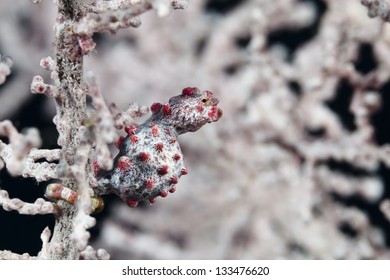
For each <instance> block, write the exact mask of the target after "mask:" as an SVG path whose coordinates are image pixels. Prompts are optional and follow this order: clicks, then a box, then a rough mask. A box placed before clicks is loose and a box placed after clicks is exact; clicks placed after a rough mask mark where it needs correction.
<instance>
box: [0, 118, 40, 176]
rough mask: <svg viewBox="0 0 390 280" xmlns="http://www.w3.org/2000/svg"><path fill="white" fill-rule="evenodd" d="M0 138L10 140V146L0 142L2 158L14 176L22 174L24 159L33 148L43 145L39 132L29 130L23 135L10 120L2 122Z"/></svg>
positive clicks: (33, 129)
mask: <svg viewBox="0 0 390 280" xmlns="http://www.w3.org/2000/svg"><path fill="white" fill-rule="evenodd" d="M0 136H4V137H7V138H8V139H9V144H5V143H4V142H2V141H0V157H1V158H2V159H3V161H4V162H5V163H6V165H7V169H8V171H9V172H10V173H11V175H14V176H15V175H20V174H22V172H23V168H24V162H23V160H24V158H25V157H26V155H27V154H28V153H29V151H30V150H31V148H33V147H39V146H40V145H41V138H40V136H39V132H38V130H37V129H35V128H29V129H27V130H26V132H25V134H24V135H22V134H19V133H18V131H17V130H16V128H15V127H14V126H13V124H12V123H11V122H10V121H9V120H5V121H2V122H0Z"/></svg>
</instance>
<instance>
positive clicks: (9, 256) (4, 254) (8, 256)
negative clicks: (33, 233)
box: [0, 250, 38, 260]
mask: <svg viewBox="0 0 390 280" xmlns="http://www.w3.org/2000/svg"><path fill="white" fill-rule="evenodd" d="M33 259H38V258H37V257H32V256H30V255H29V254H28V253H24V254H22V255H20V254H16V253H13V252H11V251H8V250H4V251H0V260H33Z"/></svg>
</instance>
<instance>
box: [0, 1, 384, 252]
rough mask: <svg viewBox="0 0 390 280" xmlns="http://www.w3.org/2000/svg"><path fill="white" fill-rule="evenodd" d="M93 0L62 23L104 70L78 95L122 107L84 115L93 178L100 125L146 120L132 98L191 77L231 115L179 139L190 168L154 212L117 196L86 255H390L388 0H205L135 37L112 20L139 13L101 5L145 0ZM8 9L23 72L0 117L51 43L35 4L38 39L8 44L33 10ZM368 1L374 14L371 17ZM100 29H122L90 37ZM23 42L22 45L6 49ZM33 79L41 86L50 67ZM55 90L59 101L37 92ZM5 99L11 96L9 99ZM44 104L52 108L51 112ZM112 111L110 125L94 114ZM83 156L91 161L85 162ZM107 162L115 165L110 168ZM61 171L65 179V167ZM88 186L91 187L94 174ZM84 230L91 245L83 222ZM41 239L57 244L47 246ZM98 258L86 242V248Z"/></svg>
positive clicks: (146, 98)
mask: <svg viewBox="0 0 390 280" xmlns="http://www.w3.org/2000/svg"><path fill="white" fill-rule="evenodd" d="M91 2H93V1H84V2H83V3H86V4H83V5H82V6H83V7H84V8H83V9H84V11H85V16H87V17H90V18H91V19H92V20H91V26H89V25H88V24H85V22H84V21H82V20H80V21H77V22H73V23H72V24H71V27H70V28H69V32H71V34H72V36H74V37H77V41H78V44H79V46H81V47H80V52H81V53H83V54H88V56H87V57H86V59H85V66H86V68H88V69H91V70H93V71H94V72H96V73H98V76H99V87H100V90H99V88H98V87H97V86H95V85H96V79H95V78H93V76H92V78H91V79H89V78H88V77H86V79H85V84H83V86H82V90H83V91H85V93H86V94H88V99H89V100H91V102H90V103H88V106H89V107H95V108H97V107H99V106H100V105H99V103H101V102H99V101H96V100H95V99H99V98H100V97H96V96H101V95H103V96H104V98H105V99H106V100H109V101H113V102H115V103H116V104H118V105H117V107H115V106H107V107H104V106H103V107H101V108H102V110H101V111H99V110H97V111H98V112H95V113H88V116H87V117H86V118H85V120H86V121H85V122H84V123H83V126H85V127H87V128H88V129H87V131H88V132H89V133H90V135H91V138H90V140H88V141H89V143H90V144H88V145H91V147H92V149H91V150H92V151H93V152H91V153H95V156H96V157H95V156H93V157H91V158H90V159H91V161H93V160H96V161H99V162H100V163H99V164H96V165H95V166H96V171H99V169H98V166H100V165H101V164H109V162H110V161H109V160H105V159H106V158H107V157H106V155H105V154H106V152H105V151H106V147H107V143H108V142H109V141H106V140H103V139H102V138H100V137H98V135H99V134H101V131H107V132H110V131H114V130H112V129H111V128H110V127H112V125H114V126H115V128H116V129H124V128H125V127H128V128H129V127H131V125H133V124H134V122H135V121H134V118H136V117H137V116H138V115H144V113H146V112H145V111H146V109H145V107H142V106H141V107H139V106H137V105H131V106H130V109H129V111H128V112H123V111H124V110H126V106H127V105H128V102H129V100H131V101H135V102H137V103H140V104H152V103H153V102H155V101H156V100H161V101H163V100H167V96H166V93H174V92H177V89H178V88H185V87H186V86H188V85H199V88H207V89H210V90H211V91H212V92H215V93H217V96H218V97H219V98H220V99H221V102H222V103H223V104H222V107H223V110H224V117H223V118H222V119H221V120H220V121H219V123H218V124H219V125H213V126H211V125H210V126H206V127H204V128H203V129H202V130H199V132H198V135H199V137H191V136H190V135H189V134H184V135H183V136H181V148H182V150H183V152H184V154H185V156H186V164H188V165H189V166H190V167H191V169H190V171H191V172H190V173H189V175H188V176H183V177H181V179H180V187H178V189H177V191H176V192H175V199H170V200H164V203H156V204H154V205H153V207H143V206H145V204H144V203H142V202H140V203H139V204H141V207H137V208H134V209H129V208H128V207H127V206H126V205H125V204H124V203H122V202H121V201H119V200H116V198H113V199H112V200H109V201H106V204H107V205H106V209H105V212H104V214H103V215H102V216H98V218H97V219H100V221H99V223H98V225H100V226H101V227H100V228H99V230H98V231H97V233H96V232H95V238H94V241H93V242H92V243H91V245H92V246H93V247H94V248H105V249H106V250H107V251H108V252H109V253H110V255H111V257H112V258H117V259H119V258H121V259H124V258H134V259H145V258H152V259H159V258H165V259H175V258H186V259H196V258H199V259H210V258H214V259H234V258H248V259H255V258H259V259H275V258H276V259H280V258H290V259H291V258H294V259H297V258H306V259H362V258H363V259H367V258H369V259H371V258H375V259H378V258H385V259H388V258H390V252H389V249H388V248H389V240H390V238H389V236H390V231H389V227H388V218H386V217H388V216H389V209H388V208H389V207H388V204H389V203H388V201H389V182H390V181H389V178H390V168H389V156H388V155H389V148H388V145H389V143H390V137H389V134H388V123H389V121H390V118H389V115H388V112H389V104H390V102H389V95H388V91H389V88H390V86H389V77H390V66H389V63H388V57H389V55H390V54H389V51H388V50H389V24H388V22H387V21H388V19H387V13H388V12H387V7H386V5H384V4H386V3H387V1H359V0H344V1H340V0H275V1H269V0H245V1H213V0H199V1H192V2H191V3H190V5H188V9H186V10H185V12H183V13H180V12H175V13H173V15H172V16H171V17H169V18H167V19H166V20H164V21H163V22H162V21H161V20H160V19H158V18H157V17H156V16H155V15H153V13H146V14H143V15H141V17H142V21H143V23H142V25H141V26H140V27H139V29H137V30H132V32H126V31H125V30H121V29H118V28H120V27H121V26H129V25H131V24H133V25H134V24H135V25H138V19H136V20H134V21H133V22H131V21H130V19H129V18H128V17H127V14H132V13H133V14H134V11H135V10H136V9H133V8H132V7H130V6H126V7H125V10H124V11H116V10H115V8H114V10H107V11H103V9H105V8H107V7H103V6H104V5H112V4H114V3H116V4H120V5H127V4H126V3H131V4H135V3H138V2H141V1H118V2H111V1H108V2H107V1H101V2H100V1H99V2H98V1H95V2H94V3H95V4H92V5H88V3H91ZM157 2H158V1H153V2H151V3H157ZM179 2H181V1H170V5H177V4H178V3H179ZM7 3H10V0H4V1H1V2H0V11H4V10H7V9H13V13H8V14H7V15H5V17H0V20H2V19H4V21H2V24H0V35H1V38H2V46H4V47H3V49H2V50H1V51H2V53H4V54H7V55H10V56H12V58H13V59H14V66H13V67H12V69H15V70H16V71H15V72H14V74H15V76H12V77H11V78H10V79H7V82H6V86H5V87H3V88H2V94H1V95H0V103H1V104H7V105H5V108H4V109H2V110H0V115H1V116H4V115H7V114H8V115H9V112H10V111H11V112H12V111H13V110H14V109H12V108H15V107H17V108H21V106H22V105H21V104H23V103H22V102H23V98H16V97H17V96H20V95H17V94H18V93H19V92H20V91H21V90H15V88H17V86H16V85H18V83H16V82H15V80H19V79H25V80H27V78H26V75H27V74H29V75H27V76H28V77H29V79H30V77H32V76H33V75H35V74H39V73H35V71H36V64H38V63H37V61H39V59H40V58H41V57H43V56H47V53H46V52H47V51H46V50H45V51H44V52H42V51H41V49H42V48H41V47H42V44H43V45H45V46H49V45H50V43H49V42H47V41H45V38H49V37H50V36H49V35H50V33H49V32H50V29H49V30H48V28H47V26H49V27H51V25H50V24H48V22H51V21H52V19H51V18H50V16H49V15H50V14H52V13H50V12H48V11H49V10H47V9H48V8H47V7H49V5H48V4H47V5H46V3H45V2H44V1H43V2H42V3H41V4H40V5H39V7H42V11H44V12H42V13H40V14H39V15H40V16H39V17H37V16H35V17H34V16H31V17H28V16H25V18H26V17H27V19H29V20H30V22H31V23H32V24H30V25H29V26H33V27H35V28H34V29H33V30H31V29H28V31H29V32H28V34H30V36H31V37H29V36H25V37H23V36H22V35H18V36H15V37H14V38H13V39H12V37H9V36H6V34H23V32H20V30H23V28H21V27H18V24H7V22H12V23H14V22H18V21H17V20H12V18H11V14H17V13H16V11H24V13H22V12H21V14H22V15H26V14H29V13H28V12H27V11H26V10H25V9H26V8H24V6H25V3H24V4H23V5H21V4H16V2H15V1H13V2H12V5H8V6H9V7H10V8H9V7H8V6H7ZM142 3H145V1H142ZM165 3H168V2H165ZM98 4H99V5H100V6H99V5H98ZM362 4H363V5H362ZM16 5H17V6H16ZM101 5H103V6H101ZM170 5H168V6H166V5H165V7H166V8H167V7H168V8H170V7H171V6H170ZM31 6H33V5H31ZM4 7H7V8H4ZM34 7H38V6H34ZM142 7H144V6H142V5H141V6H140V9H144V8H142ZM367 10H368V11H369V15H371V16H376V18H370V17H369V16H367ZM165 11H167V10H166V9H165V8H163V9H161V10H160V11H159V14H160V13H162V14H164V13H165V14H167V13H166V12H165ZM168 12H169V11H168ZM109 15H113V22H112V23H110V21H109V20H108V19H109ZM19 17H21V16H18V18H19ZM83 17H84V15H83ZM99 17H101V19H103V22H102V25H99V24H97V21H96V19H97V18H99ZM6 20H7V21H6ZM20 21H21V20H19V22H20ZM103 26H105V27H107V28H110V29H111V31H110V32H114V33H115V36H111V34H107V33H105V34H99V36H91V34H90V32H92V31H93V30H101V28H103ZM83 30H84V31H83ZM77 32H80V33H77ZM95 35H96V34H95ZM26 38H27V39H28V38H33V39H31V42H30V41H27V39H26ZM42 42H43V43H42ZM94 43H96V45H94ZM16 45H17V46H19V45H20V46H23V51H21V50H22V48H15V50H14V49H13V47H14V46H16ZM43 49H44V48H43ZM25 53H29V54H30V58H29V59H26V57H25ZM38 54H39V57H38V58H37V57H36V56H38ZM18 57H20V58H23V59H17V58H18ZM45 61H47V62H45ZM20 63H24V65H25V67H23V68H21V67H18V65H20ZM41 64H42V65H43V66H44V68H45V69H48V70H49V71H52V70H50V67H57V66H56V64H57V63H56V58H55V57H54V56H53V59H52V60H50V59H44V61H43V63H41ZM50 65H53V66H50ZM54 69H55V68H54ZM32 70H33V71H32ZM26 73H27V74H26ZM49 73H51V76H52V77H53V78H54V80H55V79H57V78H56V77H55V73H54V74H53V72H49ZM8 77H9V76H8ZM41 77H42V79H43V80H44V81H45V84H46V85H47V86H44V88H47V87H48V86H49V85H48V84H49V83H48V82H47V81H48V80H49V78H48V76H45V75H44V74H42V75H41ZM16 78H17V79H16ZM40 83H41V84H40V85H42V80H41V81H40ZM54 86H55V85H54ZM19 89H20V87H19ZM53 89H54V88H53ZM51 92H53V94H54V95H56V94H57V93H56V91H50V90H48V91H44V93H50V94H51ZM142 93H148V94H142ZM149 93H153V94H149ZM96 94H97V95H96ZM10 96H12V97H13V98H9V97H10ZM91 96H94V97H91ZM7 97H8V100H11V99H12V100H14V101H15V102H14V103H10V102H7V103H6V100H7ZM35 97H36V96H35ZM100 99H102V98H100ZM92 103H93V104H92ZM11 105H12V106H11ZM45 106H46V107H44V108H45V110H46V109H48V110H47V112H48V113H47V114H48V115H51V113H50V112H51V111H50V108H51V107H50V106H47V104H46V105H45ZM153 108H155V107H153ZM107 109H108V110H109V111H110V113H111V114H112V115H113V116H114V117H113V124H112V123H107V124H106V123H102V121H103V122H105V121H106V120H107V118H106V117H103V116H105V115H106V114H107ZM42 111H43V110H42ZM14 123H15V122H14ZM15 125H16V123H15ZM106 129H108V130H106ZM127 130H128V131H129V132H131V129H127ZM84 132H85V131H84ZM84 132H83V131H80V132H78V133H84ZM103 134H104V133H103ZM22 135H23V133H22ZM80 135H81V134H80ZM107 135H110V133H107ZM64 137H65V136H64ZM80 137H81V136H80ZM117 137H119V134H118V136H117ZM130 137H131V135H129V136H128V137H127V138H128V139H129V138H130ZM43 139H45V138H43ZM64 139H65V138H64ZM91 139H92V140H91ZM98 139H100V140H102V141H101V142H100V144H99V145H100V146H101V147H102V150H101V156H100V157H98V156H97V146H96V145H97V144H95V141H96V140H98ZM115 139H122V138H115ZM116 144H117V145H118V146H120V145H121V141H120V140H119V141H116ZM122 144H123V143H122ZM122 155H125V154H124V153H123V152H122ZM43 161H44V160H37V163H43ZM52 163H53V162H52ZM54 163H57V162H54ZM59 164H61V161H60V163H59ZM87 165H88V168H92V167H93V162H89V163H88V164H87ZM101 166H102V167H103V165H101ZM113 166H114V167H118V165H117V163H116V162H115V161H114V163H113ZM60 171H62V172H63V173H64V174H71V170H70V169H69V168H68V166H67V165H61V166H60ZM91 171H92V170H91ZM87 174H92V172H90V171H88V172H87ZM102 174H103V173H102ZM111 174H115V175H116V176H118V174H119V173H115V172H111ZM81 175H82V176H84V175H83V174H81ZM103 176H104V175H103ZM118 177H120V176H118ZM87 181H89V184H90V185H91V186H95V188H94V189H95V190H96V189H97V188H99V187H98V185H99V183H98V180H96V178H95V176H89V177H88V178H87ZM55 184H56V182H55ZM61 186H62V189H63V190H65V192H67V193H63V194H60V196H61V195H62V196H63V197H65V198H66V197H68V196H69V197H70V198H71V199H74V197H72V196H71V194H72V192H70V191H69V190H70V189H69V188H65V186H63V185H61ZM10 187H12V185H10ZM109 190H112V189H111V187H109ZM10 196H11V195H10ZM87 199H88V198H86V200H87ZM34 200H35V198H34ZM34 200H31V201H34ZM82 200H83V199H82ZM91 200H92V201H91V203H93V201H94V197H92V198H91ZM65 203H66V202H60V203H59V205H62V204H63V205H65ZM146 205H148V203H146ZM76 208H77V209H78V206H76ZM88 210H89V209H86V210H85V211H84V213H88ZM129 213H131V214H129ZM85 215H87V214H85ZM167 217H169V218H167ZM79 225H80V227H79V229H82V228H83V227H84V228H85V227H87V226H89V225H90V224H88V223H85V224H83V223H79ZM194 225H196V226H195V227H194ZM40 231H42V230H41V229H40ZM78 232H79V237H81V238H84V240H85V231H84V230H80V231H78ZM38 243H39V240H38ZM38 246H40V244H38ZM38 246H37V247H38ZM45 248H47V250H46V249H45V250H46V252H50V250H51V249H50V246H46V247H45ZM155 248H158V250H156V249H155ZM38 250H41V249H38ZM45 250H41V251H45ZM34 254H35V253H34ZM46 256H47V254H46ZM104 256H106V254H105V253H104V251H99V250H94V249H92V248H90V247H87V248H86V249H85V250H83V251H82V253H81V254H80V257H81V258H102V257H104ZM10 257H11V255H10Z"/></svg>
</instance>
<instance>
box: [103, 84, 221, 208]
mask: <svg viewBox="0 0 390 280" xmlns="http://www.w3.org/2000/svg"><path fill="white" fill-rule="evenodd" d="M218 102H219V100H218V99H217V98H215V97H213V94H212V93H211V92H209V91H203V92H200V91H199V89H197V88H185V89H183V92H182V94H181V95H178V96H175V97H172V98H171V99H170V100H169V102H168V103H167V104H161V103H155V104H153V105H152V106H151V112H152V116H151V117H150V118H149V119H148V120H147V121H146V122H145V123H143V124H141V125H139V126H131V127H128V128H127V129H126V132H127V133H128V135H127V137H126V138H124V139H123V138H122V139H121V140H120V141H119V143H118V146H119V149H120V151H119V154H118V155H117V156H116V158H115V161H114V168H113V169H112V170H111V171H106V172H102V173H101V174H98V175H97V177H98V187H97V189H96V193H97V194H98V195H101V194H107V193H115V194H116V195H118V196H119V197H120V198H122V200H124V201H125V202H126V203H127V204H128V205H129V206H132V207H134V206H136V205H137V204H138V202H139V201H141V200H149V201H150V202H151V203H153V202H155V200H156V198H157V197H159V196H161V197H165V196H167V195H168V192H171V193H173V192H174V191H175V185H176V184H177V183H178V180H179V178H180V177H181V176H182V175H185V174H187V169H186V167H185V165H184V162H183V154H182V151H181V149H180V145H179V142H178V136H179V135H180V134H183V133H186V132H189V131H191V132H192V131H196V130H198V129H199V128H201V127H202V126H203V125H205V124H206V123H211V122H216V121H218V120H219V119H220V118H221V116H222V110H221V109H220V108H218V107H217V105H218Z"/></svg>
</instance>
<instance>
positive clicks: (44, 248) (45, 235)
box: [38, 227, 51, 259]
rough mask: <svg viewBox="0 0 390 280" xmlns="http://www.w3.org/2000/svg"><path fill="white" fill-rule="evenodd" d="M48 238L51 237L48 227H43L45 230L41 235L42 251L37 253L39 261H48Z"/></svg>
mask: <svg viewBox="0 0 390 280" xmlns="http://www.w3.org/2000/svg"><path fill="white" fill-rule="evenodd" d="M50 236H51V231H50V229H49V228H48V227H45V229H44V230H43V231H42V233H41V240H42V249H41V251H40V252H39V253H38V257H39V258H41V259H48V256H49V240H50Z"/></svg>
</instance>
